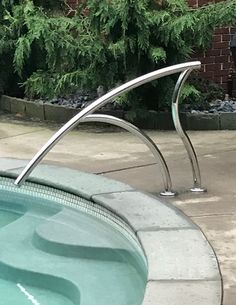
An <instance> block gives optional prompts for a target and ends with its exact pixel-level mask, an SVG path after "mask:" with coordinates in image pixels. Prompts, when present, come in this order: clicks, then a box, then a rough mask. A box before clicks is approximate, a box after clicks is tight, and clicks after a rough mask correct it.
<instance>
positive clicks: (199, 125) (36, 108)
mask: <svg viewBox="0 0 236 305" xmlns="http://www.w3.org/2000/svg"><path fill="white" fill-rule="evenodd" d="M0 110H2V111H5V112H7V113H12V114H21V115H22V116H23V117H24V116H25V117H29V118H37V119H39V120H41V121H53V122H57V123H65V122H67V121H68V120H69V119H71V118H72V117H73V116H74V115H76V114H77V113H78V112H79V111H80V110H78V109H72V108H65V107H63V106H58V105H51V104H43V103H35V102H32V101H27V100H23V99H19V98H14V97H9V96H6V95H3V96H1V99H0ZM96 113H102V114H109V115H113V116H115V117H119V118H121V119H125V120H128V117H129V113H128V112H125V111H122V110H115V111H110V110H106V109H104V110H103V109H102V110H100V111H99V112H96ZM180 118H181V122H182V125H183V128H184V129H187V130H224V129H231V130H236V113H232V112H229V113H228V112H222V113H218V114H198V113H197V114H195V113H194V114H191V113H181V114H180ZM134 124H135V125H136V126H138V127H139V128H143V129H159V130H173V129H174V124H173V120H172V117H171V113H168V112H156V111H149V112H148V113H147V116H146V117H144V118H138V119H136V120H135V121H134Z"/></svg>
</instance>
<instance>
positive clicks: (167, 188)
mask: <svg viewBox="0 0 236 305" xmlns="http://www.w3.org/2000/svg"><path fill="white" fill-rule="evenodd" d="M81 122H102V123H108V124H113V125H116V126H119V127H121V128H124V129H126V130H127V131H129V132H131V133H132V134H134V135H135V136H137V137H138V138H139V139H140V140H142V141H143V142H144V143H145V144H146V145H147V146H148V148H149V149H150V151H151V152H152V154H153V155H154V157H155V159H156V160H157V162H158V163H160V164H161V170H162V176H163V182H164V191H163V192H161V193H160V195H161V196H175V192H173V191H172V182H171V177H170V172H169V169H168V167H167V164H166V161H165V159H164V157H163V156H162V153H161V152H160V150H159V149H158V147H157V146H156V144H155V143H154V142H153V140H152V139H150V138H149V136H148V135H146V134H145V133H144V132H143V131H141V130H140V129H139V128H138V127H136V126H134V125H133V124H131V123H129V122H126V121H124V120H122V119H119V118H116V117H113V116H111V115H104V114H100V115H99V114H91V115H88V116H86V117H85V118H84V119H83V120H82V121H81Z"/></svg>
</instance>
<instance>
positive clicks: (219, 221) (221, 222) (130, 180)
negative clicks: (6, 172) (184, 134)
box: [0, 117, 236, 305]
mask: <svg viewBox="0 0 236 305" xmlns="http://www.w3.org/2000/svg"><path fill="white" fill-rule="evenodd" d="M0 121H1V123H0V157H12V158H19V159H29V158H31V157H32V156H33V154H34V153H35V152H36V151H37V150H38V149H39V148H40V147H41V146H42V145H43V144H44V143H45V141H46V140H47V139H48V138H49V137H50V135H52V134H53V132H54V131H55V130H57V129H58V126H55V125H52V126H50V127H48V126H47V125H43V124H39V123H33V122H20V121H14V120H9V119H6V118H5V117H1V120H0ZM148 134H149V135H150V136H151V137H152V138H153V139H154V141H155V142H156V143H157V144H158V145H159V147H160V149H161V151H162V152H163V155H164V156H165V157H166V159H167V162H168V164H169V167H170V170H171V174H172V178H173V185H174V189H175V190H176V191H178V192H179V195H178V196H177V197H176V198H173V199H167V201H169V202H171V203H172V204H173V205H175V206H177V207H178V208H180V209H181V210H182V211H183V212H184V213H185V214H187V215H188V216H189V217H190V218H191V219H192V220H193V221H194V222H195V223H196V224H197V225H199V226H200V227H201V229H202V230H203V232H204V233H205V235H206V236H207V238H208V240H209V241H210V242H211V244H212V246H213V248H214V249H215V251H216V253H217V256H218V259H219V261H220V266H221V270H222V274H223V281H224V294H225V295H224V305H234V304H235V299H236V245H235V240H236V227H235V225H236V206H235V204H236V189H235V181H236V158H235V155H236V131H212V132H210V131H209V132H207V131H204V132H189V135H190V138H191V139H192V141H193V144H194V146H195V148H196V151H197V153H198V156H199V161H200V166H201V169H202V179H203V184H204V186H206V187H207V189H208V193H206V194H201V195H198V194H191V193H189V192H186V190H187V189H188V188H190V187H191V186H192V176H191V171H190V166H189V162H188V159H187V156H186V153H185V151H184V149H183V146H182V143H181V142H180V140H179V139H178V137H177V135H176V133H175V132H159V131H157V132H155V131H150V132H148ZM45 161H48V162H50V163H52V162H53V163H54V164H57V165H63V166H66V167H70V168H73V169H79V170H83V171H87V172H91V173H97V174H102V175H104V176H106V177H109V178H113V179H116V180H120V181H122V182H125V183H127V184H129V185H131V186H133V187H134V188H137V189H140V190H143V191H147V192H150V193H153V194H157V193H158V192H160V191H161V190H162V180H161V176H160V170H159V167H158V166H157V165H155V164H154V160H153V158H152V156H151V154H150V153H149V152H148V151H147V149H146V147H145V146H144V145H143V144H142V143H140V142H139V141H138V140H137V139H135V138H134V137H133V136H132V135H130V134H128V133H124V132H113V131H112V130H111V129H103V128H95V129H93V128H88V129H86V128H85V127H83V130H82V131H78V130H76V131H73V132H71V133H70V134H69V135H68V136H67V137H66V138H65V139H64V140H63V141H62V142H60V143H59V144H58V145H57V146H56V147H55V148H54V150H53V151H52V152H51V153H50V154H49V155H48V157H47V158H46V159H45ZM206 305H208V304H206Z"/></svg>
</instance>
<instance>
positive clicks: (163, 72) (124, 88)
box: [15, 61, 201, 185]
mask: <svg viewBox="0 0 236 305" xmlns="http://www.w3.org/2000/svg"><path fill="white" fill-rule="evenodd" d="M200 67H201V63H200V62H199V61H195V62H189V63H184V64H179V65H175V66H171V67H167V68H163V69H160V70H157V71H154V72H151V73H148V74H145V75H143V76H140V77H138V78H136V79H134V80H131V81H129V82H127V83H125V84H123V85H121V86H120V87H118V88H115V89H113V90H112V91H110V92H108V93H107V94H105V95H104V96H102V97H100V98H98V99H97V100H96V101H94V102H93V103H92V104H90V105H89V106H88V107H86V108H85V109H83V110H82V111H80V112H79V113H78V114H77V115H75V116H74V117H73V118H72V119H71V120H69V121H68V122H67V123H66V124H65V125H64V126H63V127H62V128H60V129H59V131H58V132H56V133H55V134H54V135H53V136H52V137H51V138H50V139H49V141H48V142H47V143H46V144H45V145H44V146H43V147H42V148H41V149H40V150H39V151H38V152H37V154H36V155H35V156H34V157H33V159H32V160H31V161H30V162H29V163H28V164H27V166H26V167H25V168H24V170H23V171H22V173H21V174H20V175H19V176H18V177H17V179H16V181H15V184H16V185H21V184H22V183H23V182H24V181H25V180H26V179H27V177H28V176H29V175H30V173H31V172H32V171H33V169H34V168H35V167H36V166H37V165H38V164H39V162H40V161H41V160H42V159H43V158H44V156H45V155H46V154H47V153H48V152H49V151H50V150H51V149H52V148H53V147H54V146H55V145H56V143H57V142H58V141H60V139H62V138H63V137H64V136H65V135H66V134H67V133H68V132H69V131H70V130H72V129H73V128H74V127H75V126H77V125H78V124H79V122H80V121H81V119H82V118H84V117H86V116H87V115H89V114H91V113H93V112H94V111H95V110H97V109H98V108H100V107H102V106H104V105H105V104H107V103H108V102H110V101H111V100H112V99H114V98H115V97H117V96H119V95H121V94H123V93H125V92H128V91H130V90H131V89H134V88H137V87H139V86H141V85H143V84H146V83H148V82H150V81H153V80H155V79H158V78H161V77H164V76H168V75H171V74H175V73H178V72H182V71H185V70H186V69H191V70H193V69H199V68H200Z"/></svg>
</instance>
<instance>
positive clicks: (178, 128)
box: [171, 69, 206, 192]
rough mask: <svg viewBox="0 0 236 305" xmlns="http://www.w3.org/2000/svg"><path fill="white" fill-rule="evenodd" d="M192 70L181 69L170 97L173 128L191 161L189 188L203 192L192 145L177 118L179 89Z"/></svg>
mask: <svg viewBox="0 0 236 305" xmlns="http://www.w3.org/2000/svg"><path fill="white" fill-rule="evenodd" d="M191 72H192V69H187V70H185V71H183V72H182V73H181V74H180V76H179V79H178V81H177V83H176V85H175V89H174V94H173V97H172V105H171V106H172V118H173V122H174V125H175V129H176V131H177V133H178V135H179V137H180V138H181V140H182V142H183V144H184V146H185V148H186V151H187V153H188V157H189V160H190V163H191V167H192V172H193V187H192V188H191V191H192V192H205V191H206V189H204V188H203V187H202V185H201V174H200V168H199V164H198V160H197V155H196V152H195V150H194V148H193V145H192V143H191V141H190V139H189V137H188V135H187V134H186V132H185V131H184V130H183V128H182V126H181V123H180V119H179V99H180V93H181V89H182V88H183V85H184V83H185V81H186V80H187V78H188V76H189V74H190V73H191Z"/></svg>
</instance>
